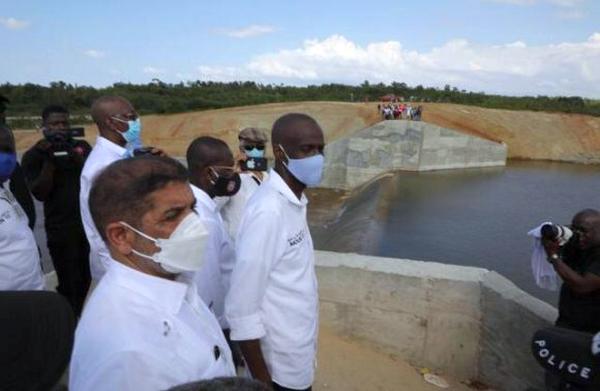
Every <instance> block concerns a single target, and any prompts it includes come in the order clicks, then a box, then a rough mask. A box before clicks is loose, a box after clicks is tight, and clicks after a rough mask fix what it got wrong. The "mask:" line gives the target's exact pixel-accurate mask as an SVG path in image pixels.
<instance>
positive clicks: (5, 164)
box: [0, 152, 17, 183]
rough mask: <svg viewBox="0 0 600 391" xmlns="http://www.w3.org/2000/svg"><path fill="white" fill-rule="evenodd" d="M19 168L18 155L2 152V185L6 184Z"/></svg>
mask: <svg viewBox="0 0 600 391" xmlns="http://www.w3.org/2000/svg"><path fill="white" fill-rule="evenodd" d="M16 166H17V155H16V154H15V153H11V152H0V183H4V182H6V180H7V179H8V178H10V176H11V175H12V173H13V171H14V170H15V167H16Z"/></svg>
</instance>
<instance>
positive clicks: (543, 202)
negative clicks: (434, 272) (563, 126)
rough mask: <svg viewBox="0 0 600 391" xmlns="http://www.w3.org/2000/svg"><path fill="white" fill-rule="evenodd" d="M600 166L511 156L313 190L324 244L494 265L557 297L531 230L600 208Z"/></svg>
mask: <svg viewBox="0 0 600 391" xmlns="http://www.w3.org/2000/svg"><path fill="white" fill-rule="evenodd" d="M599 174H600V167H598V166H585V165H577V164H565V163H553V162H531V161H517V162H510V163H509V164H508V165H507V166H506V167H503V168H485V169H466V170H448V171H434V172H424V173H408V172H399V173H396V174H394V175H393V176H390V177H385V178H382V179H381V180H378V181H376V182H374V183H372V184H371V185H369V186H366V187H364V188H362V189H358V190H356V191H354V192H342V191H333V190H325V189H316V190H310V191H309V198H310V201H311V203H310V205H309V221H310V225H311V232H312V236H313V240H314V242H315V247H316V248H317V249H319V250H329V251H339V252H356V253H359V254H367V255H377V256H384V257H393V258H407V259H418V260H424V261H436V262H441V263H448V264H457V265H466V266H477V267H483V268H486V269H489V270H495V271H497V272H499V273H500V274H502V275H504V276H505V277H507V278H509V279H510V280H511V281H513V282H514V283H515V284H516V285H517V286H519V287H520V288H521V289H523V290H525V291H526V292H529V293H530V294H532V295H533V296H535V297H538V298H540V299H542V300H544V301H546V302H548V303H551V304H553V305H556V303H557V297H558V294H557V293H556V292H551V291H546V290H543V289H540V288H538V287H537V286H536V285H535V283H534V281H533V278H532V274H531V267H530V257H531V249H532V242H531V239H530V238H529V237H528V236H527V235H526V233H527V231H528V230H529V229H530V228H532V227H534V226H536V225H538V224H539V223H541V222H543V221H546V220H551V221H556V222H559V223H563V224H567V223H569V222H570V220H571V218H572V216H573V215H574V214H575V213H576V212H577V211H579V210H581V209H584V208H590V207H591V208H597V209H600V175H599Z"/></svg>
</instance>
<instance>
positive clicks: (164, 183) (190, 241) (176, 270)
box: [69, 156, 235, 391]
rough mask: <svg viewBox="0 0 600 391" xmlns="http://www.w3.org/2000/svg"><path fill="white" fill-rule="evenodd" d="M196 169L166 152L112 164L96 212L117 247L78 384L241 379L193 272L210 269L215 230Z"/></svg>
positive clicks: (88, 324) (74, 380)
mask: <svg viewBox="0 0 600 391" xmlns="http://www.w3.org/2000/svg"><path fill="white" fill-rule="evenodd" d="M187 178H188V173H187V171H186V169H185V168H184V167H183V166H182V165H181V164H180V163H179V162H177V161H175V160H173V159H169V158H166V157H155V156H142V157H138V158H133V159H125V160H121V161H118V162H115V163H113V164H111V165H110V166H109V167H107V168H106V169H105V170H104V171H103V172H102V173H101V174H99V175H98V177H97V178H96V180H95V181H94V184H93V187H92V190H91V193H90V209H91V213H92V217H93V219H94V223H95V224H96V227H97V230H98V232H99V233H100V235H101V236H102V239H103V240H104V241H105V243H106V244H107V247H108V249H109V251H110V257H111V258H110V259H111V262H110V263H109V267H108V270H107V272H106V274H105V276H104V277H103V278H102V280H101V281H100V283H99V284H98V286H97V287H96V289H95V290H94V292H93V293H92V295H91V297H90V299H89V301H88V303H87V305H86V307H85V308H84V311H83V315H82V317H81V319H80V321H79V325H78V327H77V332H76V336H75V345H74V348H73V355H72V359H71V367H70V379H69V389H70V390H73V391H81V390H94V391H96V390H111V391H112V390H136V391H137V390H164V389H167V388H169V387H172V386H175V385H177V384H181V383H186V382H190V381H196V380H200V379H210V378H213V377H220V376H233V375H235V370H234V367H233V363H232V358H231V351H230V349H229V347H228V346H227V342H226V340H225V337H224V336H223V333H222V331H221V328H220V326H219V323H218V322H217V320H216V319H215V317H214V315H213V314H212V312H211V311H210V310H209V309H208V307H207V306H206V305H205V304H204V302H203V301H202V300H201V299H200V297H199V296H198V293H197V289H196V287H195V285H194V284H193V282H192V281H190V280H189V279H188V278H187V277H186V276H187V273H184V272H194V271H197V270H199V269H200V268H201V267H202V264H203V261H204V258H203V257H201V256H199V254H202V253H203V251H204V247H205V243H206V240H207V237H208V232H207V230H206V227H205V226H204V224H203V223H202V222H201V220H200V219H199V217H198V216H197V215H196V213H195V212H194V211H193V209H194V206H195V202H196V201H195V199H194V196H193V194H192V191H191V189H190V185H189V182H188V181H187Z"/></svg>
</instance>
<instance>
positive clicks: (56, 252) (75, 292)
mask: <svg viewBox="0 0 600 391" xmlns="http://www.w3.org/2000/svg"><path fill="white" fill-rule="evenodd" d="M46 235H47V237H48V250H49V251H50V256H51V257H52V263H53V265H54V270H55V271H56V275H57V277H58V286H57V287H56V291H57V292H58V293H60V294H61V295H63V296H64V297H65V298H66V299H67V300H68V301H69V303H70V304H71V307H72V308H73V311H74V312H75V314H76V315H77V316H79V315H81V310H82V308H83V302H84V300H85V296H86V294H87V291H88V289H89V286H90V279H91V277H90V262H89V255H90V246H89V244H88V241H87V238H86V236H85V232H84V230H83V227H82V226H80V225H79V226H72V227H63V228H61V229H48V228H46Z"/></svg>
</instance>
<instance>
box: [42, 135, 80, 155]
mask: <svg viewBox="0 0 600 391" xmlns="http://www.w3.org/2000/svg"><path fill="white" fill-rule="evenodd" d="M84 136H85V130H84V128H70V129H66V130H55V131H49V130H47V129H44V137H45V138H46V140H48V142H49V143H50V144H52V154H53V155H54V156H55V157H61V156H67V155H68V154H69V152H68V151H69V149H70V147H71V145H72V142H73V139H74V138H82V137H84Z"/></svg>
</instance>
